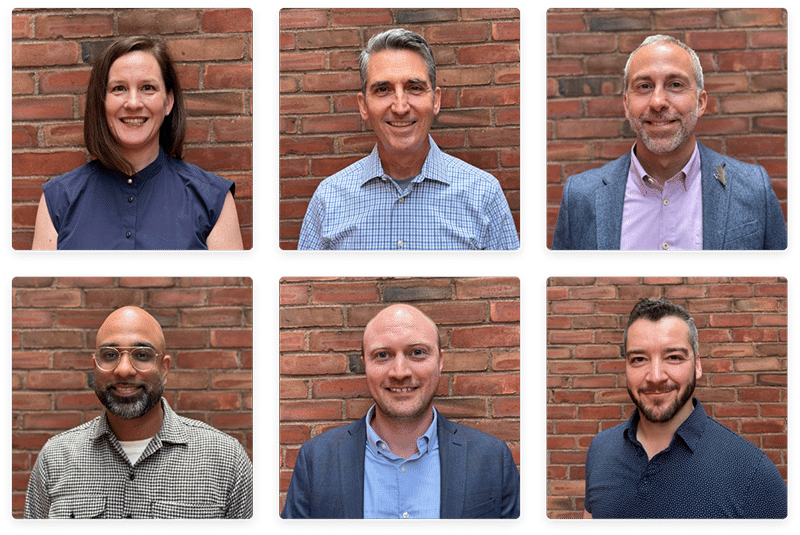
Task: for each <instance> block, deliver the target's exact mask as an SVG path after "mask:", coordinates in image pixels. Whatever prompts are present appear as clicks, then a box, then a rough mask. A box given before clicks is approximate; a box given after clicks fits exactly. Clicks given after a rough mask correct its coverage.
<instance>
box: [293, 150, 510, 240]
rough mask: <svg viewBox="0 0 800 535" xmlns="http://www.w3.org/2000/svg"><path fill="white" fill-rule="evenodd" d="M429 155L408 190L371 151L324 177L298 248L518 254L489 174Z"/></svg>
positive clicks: (501, 198) (435, 152)
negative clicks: (491, 250)
mask: <svg viewBox="0 0 800 535" xmlns="http://www.w3.org/2000/svg"><path fill="white" fill-rule="evenodd" d="M428 140H429V142H430V150H429V151H428V156H427V157H426V158H425V163H424V164H423V166H422V173H421V174H419V175H418V176H416V177H414V179H413V180H412V181H411V184H410V185H409V187H408V188H406V189H403V188H401V187H399V186H398V185H397V184H396V183H395V182H394V180H392V178H391V177H389V176H388V175H386V174H385V173H384V171H383V166H382V165H381V159H380V157H379V155H378V146H377V145H376V146H375V148H374V149H373V150H372V154H370V155H369V156H367V157H366V158H363V159H361V160H359V161H357V162H356V163H354V164H352V165H350V166H349V167H347V168H346V169H343V170H342V171H339V172H338V173H336V174H335V175H333V176H330V177H328V178H326V179H325V180H323V181H322V183H320V185H319V187H318V188H317V190H316V191H315V192H314V196H313V197H312V199H311V202H310V203H309V205H308V210H307V211H306V216H305V218H304V219H303V227H302V229H301V231H300V241H299V242H298V245H297V248H298V249H352V250H413V249H417V250H431V249H433V250H448V249H450V250H454V249H519V236H518V234H517V229H516V227H515V226H514V219H513V218H512V216H511V210H510V209H509V207H508V202H506V198H505V195H504V193H503V189H502V188H501V187H500V183H499V182H498V181H497V179H496V178H494V177H493V176H492V175H490V174H489V173H487V172H485V171H482V170H480V169H478V168H477V167H473V166H472V165H470V164H468V163H466V162H464V161H462V160H459V159H458V158H454V157H453V156H449V155H447V154H445V153H443V152H442V151H440V150H439V147H437V146H436V143H434V142H433V138H431V137H430V136H428Z"/></svg>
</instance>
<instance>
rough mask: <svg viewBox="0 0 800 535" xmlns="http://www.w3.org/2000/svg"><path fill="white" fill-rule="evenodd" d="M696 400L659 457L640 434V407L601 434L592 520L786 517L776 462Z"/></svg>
mask: <svg viewBox="0 0 800 535" xmlns="http://www.w3.org/2000/svg"><path fill="white" fill-rule="evenodd" d="M693 403H694V404H695V408H694V411H693V412H692V414H691V415H690V416H689V418H687V419H686V421H685V422H683V424H681V426H680V427H679V428H678V430H677V431H676V432H675V436H674V437H673V438H672V442H671V443H670V445H669V447H668V448H667V449H665V450H663V451H661V452H659V453H657V454H656V455H655V456H653V458H652V459H649V460H648V458H647V453H646V452H645V450H644V447H642V444H641V443H640V442H639V441H638V440H636V429H637V426H638V424H639V411H638V410H637V411H635V412H634V413H633V416H631V418H630V419H629V420H628V421H627V422H625V423H622V424H619V425H617V426H614V427H612V428H611V429H607V430H605V431H602V432H601V433H599V434H598V435H597V436H595V437H594V439H593V440H592V444H591V446H590V447H589V453H588V455H587V456H586V499H585V502H584V506H585V508H586V510H587V511H588V512H589V513H590V514H591V515H592V517H593V518H786V483H785V482H784V481H783V478H782V477H781V475H780V473H779V472H778V469H777V468H776V467H775V465H774V464H773V463H772V461H770V460H769V458H768V457H767V456H766V455H765V454H764V452H762V451H761V450H760V449H758V448H757V447H755V446H754V445H753V444H751V443H750V442H748V441H747V440H745V439H743V438H742V437H740V436H739V435H737V434H736V433H734V432H732V431H730V430H729V429H728V428H727V427H725V426H723V425H721V424H719V423H718V422H716V421H714V420H713V419H711V418H709V417H708V416H707V415H706V413H705V411H704V410H703V406H702V405H701V404H700V402H699V401H698V400H697V399H694V400H693Z"/></svg>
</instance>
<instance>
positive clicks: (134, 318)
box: [97, 311, 164, 350]
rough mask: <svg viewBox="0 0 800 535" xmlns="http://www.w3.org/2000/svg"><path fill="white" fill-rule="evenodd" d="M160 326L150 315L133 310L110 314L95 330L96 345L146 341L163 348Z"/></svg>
mask: <svg viewBox="0 0 800 535" xmlns="http://www.w3.org/2000/svg"><path fill="white" fill-rule="evenodd" d="M163 340H164V339H163V334H162V332H161V327H160V326H159V325H158V323H157V322H156V321H155V319H153V318H152V317H151V316H148V315H145V314H143V313H137V312H135V311H126V312H124V313H117V314H112V315H111V316H109V317H108V318H107V319H106V321H105V322H103V325H102V326H100V329H99V330H98V331H97V345H98V346H100V345H103V344H109V345H119V346H134V345H139V344H140V343H142V342H147V343H149V344H151V345H153V346H154V347H156V348H159V349H162V350H163V348H164V341H163Z"/></svg>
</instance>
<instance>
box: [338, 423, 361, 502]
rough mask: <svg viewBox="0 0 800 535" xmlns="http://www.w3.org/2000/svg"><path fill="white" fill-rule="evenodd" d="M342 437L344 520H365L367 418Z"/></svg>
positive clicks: (341, 468)
mask: <svg viewBox="0 0 800 535" xmlns="http://www.w3.org/2000/svg"><path fill="white" fill-rule="evenodd" d="M356 424H357V425H355V426H354V427H353V428H352V429H349V430H348V434H347V436H343V437H342V439H341V440H342V442H346V443H344V444H341V445H340V447H339V448H338V451H339V481H340V482H341V492H342V493H341V496H342V497H343V500H342V502H343V508H344V516H343V518H364V454H365V453H366V448H367V427H366V417H364V418H361V419H360V420H358V421H357V422H356Z"/></svg>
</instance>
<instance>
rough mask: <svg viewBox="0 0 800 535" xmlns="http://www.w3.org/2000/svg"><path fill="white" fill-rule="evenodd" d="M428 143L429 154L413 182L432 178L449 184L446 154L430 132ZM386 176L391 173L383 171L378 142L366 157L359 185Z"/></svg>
mask: <svg viewBox="0 0 800 535" xmlns="http://www.w3.org/2000/svg"><path fill="white" fill-rule="evenodd" d="M428 143H429V144H430V148H429V149H428V155H427V156H426V157H425V163H423V164H422V172H421V173H420V174H419V175H417V176H416V177H415V178H414V180H413V181H412V183H417V182H422V181H423V180H425V179H430V180H436V181H437V182H443V183H445V184H448V185H449V184H450V179H449V178H448V177H447V166H446V165H445V163H444V155H443V153H442V151H441V150H439V147H438V146H437V145H436V143H434V141H433V138H432V137H431V136H430V134H428ZM384 176H386V177H388V176H389V175H386V174H385V173H384V172H383V165H381V157H380V155H379V154H378V145H377V143H376V144H375V147H374V148H373V149H372V152H371V153H370V155H369V156H367V157H366V158H365V159H364V167H363V174H362V176H361V183H360V184H359V186H363V185H364V184H366V183H367V182H369V181H371V180H373V179H375V178H383V177H384Z"/></svg>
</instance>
